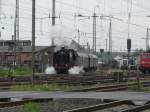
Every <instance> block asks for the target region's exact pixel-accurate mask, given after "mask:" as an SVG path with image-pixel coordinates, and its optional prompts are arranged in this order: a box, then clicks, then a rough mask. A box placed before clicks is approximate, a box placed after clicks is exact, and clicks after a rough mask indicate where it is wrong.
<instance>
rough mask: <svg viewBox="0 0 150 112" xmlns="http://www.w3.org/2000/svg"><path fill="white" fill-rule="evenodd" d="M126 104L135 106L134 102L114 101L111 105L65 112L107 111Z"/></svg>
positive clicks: (106, 104)
mask: <svg viewBox="0 0 150 112" xmlns="http://www.w3.org/2000/svg"><path fill="white" fill-rule="evenodd" d="M124 104H128V105H133V103H132V101H129V100H122V101H114V102H110V103H105V104H99V105H94V106H89V107H84V108H78V109H73V110H67V111H64V112H93V111H98V110H103V109H107V108H112V107H116V106H120V105H124Z"/></svg>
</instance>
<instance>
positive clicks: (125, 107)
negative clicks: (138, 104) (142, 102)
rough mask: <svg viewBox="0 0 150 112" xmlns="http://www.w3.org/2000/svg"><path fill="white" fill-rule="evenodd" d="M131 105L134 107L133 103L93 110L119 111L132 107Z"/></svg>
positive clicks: (101, 111) (100, 111)
mask: <svg viewBox="0 0 150 112" xmlns="http://www.w3.org/2000/svg"><path fill="white" fill-rule="evenodd" d="M133 107H134V106H133V105H121V106H116V107H112V108H109V109H104V110H99V111H95V112H120V111H122V110H125V109H129V108H133Z"/></svg>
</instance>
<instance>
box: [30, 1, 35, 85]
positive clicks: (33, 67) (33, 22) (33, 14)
mask: <svg viewBox="0 0 150 112" xmlns="http://www.w3.org/2000/svg"><path fill="white" fill-rule="evenodd" d="M34 53H35V0H32V77H31V82H32V84H34V75H35V54H34Z"/></svg>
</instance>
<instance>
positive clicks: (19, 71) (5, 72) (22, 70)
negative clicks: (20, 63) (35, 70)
mask: <svg viewBox="0 0 150 112" xmlns="http://www.w3.org/2000/svg"><path fill="white" fill-rule="evenodd" d="M31 73H32V70H31V68H28V67H16V68H15V69H14V70H12V69H10V70H9V69H0V76H6V77H8V76H23V75H30V74H31Z"/></svg>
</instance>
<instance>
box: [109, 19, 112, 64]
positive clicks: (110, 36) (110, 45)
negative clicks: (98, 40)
mask: <svg viewBox="0 0 150 112" xmlns="http://www.w3.org/2000/svg"><path fill="white" fill-rule="evenodd" d="M111 55H112V22H111V20H110V23H109V62H110V60H111V58H112V56H111Z"/></svg>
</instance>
